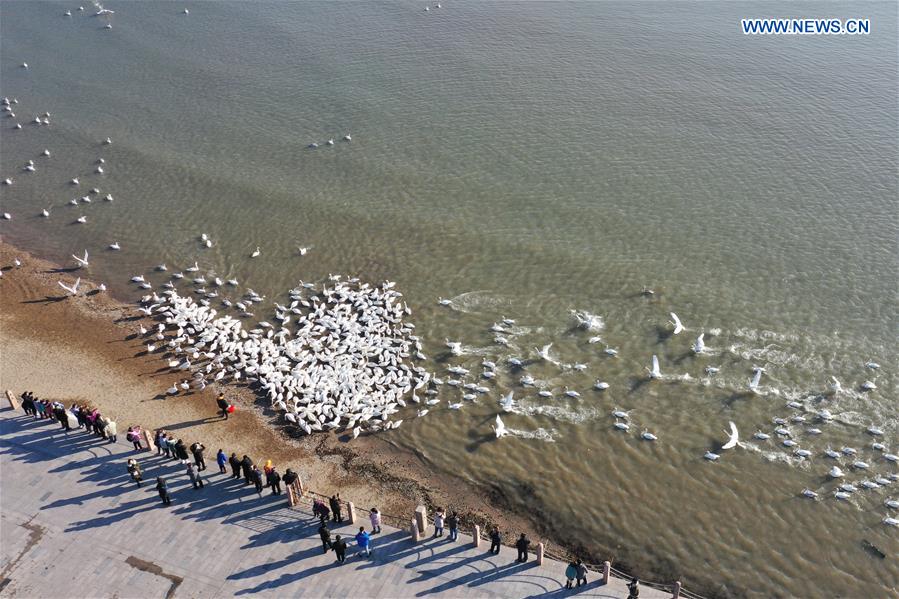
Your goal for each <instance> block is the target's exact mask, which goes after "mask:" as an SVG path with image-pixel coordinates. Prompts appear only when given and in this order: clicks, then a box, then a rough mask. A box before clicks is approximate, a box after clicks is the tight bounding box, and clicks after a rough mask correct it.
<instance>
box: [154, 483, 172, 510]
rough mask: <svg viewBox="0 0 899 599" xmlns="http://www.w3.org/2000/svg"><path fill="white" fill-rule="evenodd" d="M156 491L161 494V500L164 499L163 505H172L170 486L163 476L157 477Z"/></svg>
mask: <svg viewBox="0 0 899 599" xmlns="http://www.w3.org/2000/svg"><path fill="white" fill-rule="evenodd" d="M156 490H157V491H158V492H159V498H160V499H162V505H172V498H171V497H170V496H169V486H168V484H166V482H165V479H164V478H162V477H161V476H157V477H156Z"/></svg>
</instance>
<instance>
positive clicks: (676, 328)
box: [670, 312, 684, 335]
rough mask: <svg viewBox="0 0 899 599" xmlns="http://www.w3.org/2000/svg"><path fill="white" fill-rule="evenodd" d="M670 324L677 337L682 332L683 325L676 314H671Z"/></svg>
mask: <svg viewBox="0 0 899 599" xmlns="http://www.w3.org/2000/svg"><path fill="white" fill-rule="evenodd" d="M670 314H671V324H673V325H674V334H675V335H679V334H680V332H681V331H683V330H684V325H683V324H681V321H680V318H678V317H677V314H675V313H674V312H671V313H670Z"/></svg>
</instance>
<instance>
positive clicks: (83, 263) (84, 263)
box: [72, 250, 90, 268]
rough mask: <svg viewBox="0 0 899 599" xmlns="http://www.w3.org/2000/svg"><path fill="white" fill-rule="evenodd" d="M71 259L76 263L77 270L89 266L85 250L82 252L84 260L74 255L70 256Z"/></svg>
mask: <svg viewBox="0 0 899 599" xmlns="http://www.w3.org/2000/svg"><path fill="white" fill-rule="evenodd" d="M72 258H74V259H75V261H76V262H78V268H87V267H88V266H90V264H88V261H87V250H84V258H79V257H78V256H76V255H75V254H72Z"/></svg>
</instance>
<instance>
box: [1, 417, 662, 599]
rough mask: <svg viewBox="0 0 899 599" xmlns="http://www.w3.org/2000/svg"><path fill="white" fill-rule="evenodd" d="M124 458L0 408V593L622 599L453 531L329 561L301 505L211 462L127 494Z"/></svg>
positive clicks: (614, 591)
mask: <svg viewBox="0 0 899 599" xmlns="http://www.w3.org/2000/svg"><path fill="white" fill-rule="evenodd" d="M119 436H120V438H122V437H124V435H119ZM213 451H214V450H213ZM133 455H134V452H133V451H132V450H131V446H130V444H127V445H126V444H125V443H124V442H122V441H120V442H119V443H116V444H105V443H103V442H102V441H100V440H99V439H97V438H96V437H95V436H92V435H90V436H89V435H87V434H86V433H84V432H83V431H72V432H70V433H65V432H63V431H62V430H60V428H59V426H58V424H55V421H49V420H47V421H40V422H38V421H33V420H31V419H30V417H28V418H26V417H25V416H24V415H23V414H22V412H21V411H19V412H12V411H11V410H9V409H6V410H4V411H2V412H0V507H2V510H0V596H3V597H58V596H67V597H166V598H170V597H220V596H226V595H248V594H254V593H263V594H267V595H273V596H279V597H288V596H289V597H299V596H305V597H341V598H356V597H412V596H416V597H420V596H435V597H538V596H540V597H564V596H569V595H575V596H578V597H619V598H624V597H627V590H626V588H625V586H624V583H623V582H622V581H620V580H616V579H613V580H612V582H610V584H609V585H607V586H603V585H602V584H601V582H600V581H598V580H597V579H596V578H597V577H596V575H593V574H591V579H590V583H589V584H588V585H587V586H585V587H581V588H580V589H575V590H566V589H564V588H563V585H562V584H561V583H560V581H563V580H564V576H563V572H564V569H565V568H564V564H560V563H557V562H553V561H551V560H547V561H546V563H545V564H544V565H543V566H538V565H537V564H536V562H535V561H534V560H533V559H532V560H531V561H530V562H528V563H526V564H518V563H515V561H514V557H515V556H514V551H513V550H512V549H510V548H508V547H504V548H503V550H502V553H501V555H499V556H492V555H489V554H488V553H487V552H486V551H484V546H483V545H482V549H477V550H476V549H474V548H473V547H471V538H470V537H466V536H464V535H460V537H459V542H457V543H451V542H449V541H447V540H446V539H445V538H444V539H440V540H428V541H424V542H422V543H419V544H417V545H416V544H413V543H412V541H411V539H410V538H409V535H408V533H407V532H405V531H399V530H396V529H391V528H389V527H386V526H385V527H384V528H383V532H382V533H381V534H379V535H375V536H374V543H373V548H374V553H373V556H372V558H371V559H366V558H362V557H352V556H353V555H354V551H353V550H354V548H353V547H351V551H350V553H349V554H348V555H350V557H348V559H347V561H346V563H345V564H343V565H339V564H337V563H336V562H335V560H334V557H333V555H334V554H333V553H329V554H328V555H323V554H322V548H321V542H320V541H319V539H318V534H317V528H318V526H317V521H316V520H315V518H313V516H312V514H311V512H310V511H309V510H308V509H306V508H293V509H291V508H288V507H287V501H286V495H281V496H279V497H273V496H271V495H270V494H269V490H268V489H266V490H265V492H264V494H263V496H262V497H261V498H260V497H259V496H258V495H257V494H256V493H255V492H254V491H252V490H251V488H245V487H243V485H242V481H233V482H232V480H231V479H230V478H228V477H227V476H225V475H220V474H218V468H217V466H216V465H215V463H214V454H213V455H212V456H210V458H211V459H210V460H209V463H210V464H211V465H210V467H209V469H207V470H206V472H205V473H204V474H208V476H207V477H206V488H205V489H202V490H197V491H195V490H194V489H193V488H191V485H190V483H189V481H188V480H187V477H186V475H185V474H184V473H183V470H182V468H181V467H177V466H176V465H174V463H173V462H169V461H166V462H163V461H162V460H161V459H160V458H158V457H156V456H155V455H150V454H149V453H146V452H145V453H143V454H141V455H140V458H139V459H140V462H141V465H142V467H143V469H144V477H145V480H146V482H145V483H144V486H143V487H142V488H140V489H138V488H137V487H136V486H135V485H134V484H133V483H132V482H131V481H130V478H129V477H128V475H127V472H126V470H125V461H126V459H127V458H128V457H133ZM282 466H283V465H282ZM160 474H161V475H164V476H166V477H167V479H168V481H169V486H170V489H173V492H172V499H173V504H172V506H170V507H163V506H162V505H161V502H160V501H159V498H158V495H157V494H156V490H155V488H154V483H153V482H151V481H155V477H156V476H157V475H160ZM228 476H230V475H228ZM173 483H174V484H173ZM410 517H411V514H410ZM364 523H365V524H367V523H368V522H367V518H366V519H365V522H364ZM366 528H368V527H366ZM354 532H355V531H354V527H351V526H350V525H345V526H343V527H341V528H338V529H336V530H335V531H334V533H336V534H342V535H344V536H350V537H351V536H353V533H354ZM334 533H332V534H334ZM663 596H665V595H662V594H661V593H658V592H655V591H652V590H651V589H648V588H644V589H642V592H641V598H643V599H647V598H648V599H653V598H658V597H663Z"/></svg>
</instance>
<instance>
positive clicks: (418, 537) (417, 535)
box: [409, 518, 421, 543]
mask: <svg viewBox="0 0 899 599" xmlns="http://www.w3.org/2000/svg"><path fill="white" fill-rule="evenodd" d="M409 532H410V533H411V534H412V542H413V543H418V542H419V541H420V540H421V534H420V532H419V530H418V522H416V521H415V518H412V525H411V526H410V528H409Z"/></svg>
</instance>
